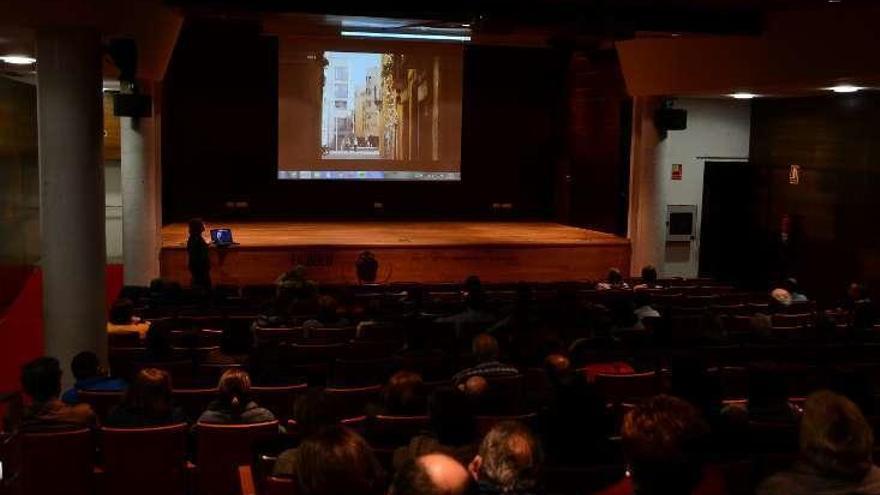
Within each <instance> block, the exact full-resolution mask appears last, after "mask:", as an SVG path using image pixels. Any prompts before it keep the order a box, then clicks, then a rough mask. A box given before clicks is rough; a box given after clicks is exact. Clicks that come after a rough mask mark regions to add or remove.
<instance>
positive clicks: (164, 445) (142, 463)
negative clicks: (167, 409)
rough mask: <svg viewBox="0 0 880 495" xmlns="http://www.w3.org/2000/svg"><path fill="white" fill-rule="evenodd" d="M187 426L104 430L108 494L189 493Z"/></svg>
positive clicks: (102, 442)
mask: <svg viewBox="0 0 880 495" xmlns="http://www.w3.org/2000/svg"><path fill="white" fill-rule="evenodd" d="M188 431H189V427H188V426H187V425H186V424H177V425H170V426H157V427H150V428H102V429H101V431H100V438H101V452H102V454H103V459H104V462H103V466H104V473H105V474H104V476H105V483H106V487H107V493H125V494H129V495H155V494H158V493H168V494H172V493H173V494H182V493H185V492H186V441H187V432H188Z"/></svg>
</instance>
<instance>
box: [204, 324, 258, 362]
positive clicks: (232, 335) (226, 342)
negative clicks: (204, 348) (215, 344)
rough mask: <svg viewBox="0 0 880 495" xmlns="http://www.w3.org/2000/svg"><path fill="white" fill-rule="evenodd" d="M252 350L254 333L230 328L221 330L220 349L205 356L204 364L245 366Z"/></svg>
mask: <svg viewBox="0 0 880 495" xmlns="http://www.w3.org/2000/svg"><path fill="white" fill-rule="evenodd" d="M253 349H254V333H253V332H252V331H251V329H249V328H245V327H242V326H232V327H227V328H225V329H223V335H222V336H221V337H220V348H218V349H214V350H212V351H211V352H209V353H208V355H207V356H205V361H204V362H205V363H206V364H247V363H248V360H249V359H250V356H251V352H252V351H253Z"/></svg>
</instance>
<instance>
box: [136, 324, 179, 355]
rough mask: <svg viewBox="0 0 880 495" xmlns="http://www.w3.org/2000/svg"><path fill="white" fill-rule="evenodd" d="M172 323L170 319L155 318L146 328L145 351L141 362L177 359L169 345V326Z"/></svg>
mask: <svg viewBox="0 0 880 495" xmlns="http://www.w3.org/2000/svg"><path fill="white" fill-rule="evenodd" d="M173 325H174V322H172V321H171V320H170V319H166V320H157V321H154V322H153V323H152V324H151V325H150V329H149V330H147V338H146V352H144V358H143V362H145V363H167V362H169V361H174V360H175V359H177V357H178V356H177V355H176V354H175V353H174V348H173V346H172V345H171V328H172V326H173Z"/></svg>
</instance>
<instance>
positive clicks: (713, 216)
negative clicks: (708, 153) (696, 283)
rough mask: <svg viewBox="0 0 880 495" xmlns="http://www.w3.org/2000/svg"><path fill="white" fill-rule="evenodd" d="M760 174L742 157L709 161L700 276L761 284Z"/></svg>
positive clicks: (701, 235)
mask: <svg viewBox="0 0 880 495" xmlns="http://www.w3.org/2000/svg"><path fill="white" fill-rule="evenodd" d="M759 183H760V182H759V174H758V171H757V169H756V167H753V166H751V165H750V164H748V163H742V162H706V170H705V173H704V177H703V215H702V223H701V227H700V276H701V277H710V278H713V279H715V280H719V281H723V282H727V283H732V284H735V285H737V286H742V287H755V286H757V285H760V284H761V279H762V278H763V276H762V273H763V270H764V266H763V258H764V257H763V255H762V252H763V249H762V245H763V243H762V242H761V228H760V223H759V220H760V217H759V211H760V210H759V208H758V204H759V196H760V194H759Z"/></svg>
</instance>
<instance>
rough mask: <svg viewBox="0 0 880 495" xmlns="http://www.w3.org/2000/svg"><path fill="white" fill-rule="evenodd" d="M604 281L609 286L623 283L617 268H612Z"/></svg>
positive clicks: (621, 275)
mask: <svg viewBox="0 0 880 495" xmlns="http://www.w3.org/2000/svg"><path fill="white" fill-rule="evenodd" d="M605 281H606V282H608V283H609V284H611V285H620V284H622V283H623V274H622V273H620V269H619V268H612V269H610V270H608V277H607V278H606V280H605Z"/></svg>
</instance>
